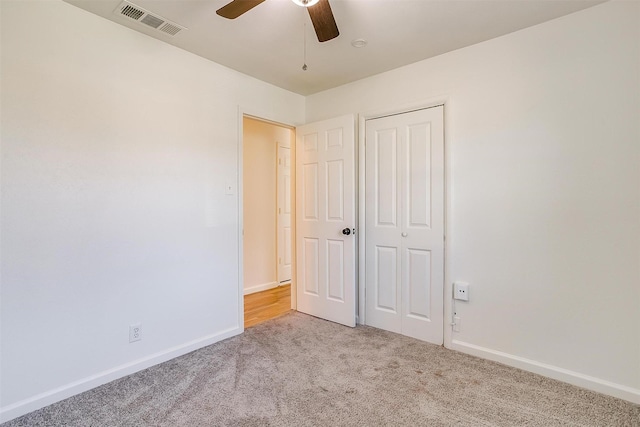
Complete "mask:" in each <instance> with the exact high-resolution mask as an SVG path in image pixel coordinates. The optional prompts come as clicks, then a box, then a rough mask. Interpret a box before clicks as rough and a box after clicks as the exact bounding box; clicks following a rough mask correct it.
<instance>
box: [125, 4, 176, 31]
mask: <svg viewBox="0 0 640 427" xmlns="http://www.w3.org/2000/svg"><path fill="white" fill-rule="evenodd" d="M113 13H114V14H116V15H120V16H125V17H127V18H129V19H132V20H134V21H136V22H141V23H143V24H145V25H146V26H148V27H151V28H154V29H156V30H158V31H160V32H163V33H165V34H169V35H170V36H175V35H176V34H178V33H179V32H180V31H182V30H186V28H185V27H183V26H182V25H178V24H176V23H175V22H171V21H169V20H167V19H164V18H162V17H161V16H160V15H157V14H155V13H151V12H149V11H148V10H145V9H143V8H141V7H140V6H137V5H135V4H133V3H129V2H128V1H123V2H122V3H120V6H118V8H117V9H116V10H114V11H113Z"/></svg>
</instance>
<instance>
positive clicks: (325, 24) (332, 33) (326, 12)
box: [307, 0, 340, 42]
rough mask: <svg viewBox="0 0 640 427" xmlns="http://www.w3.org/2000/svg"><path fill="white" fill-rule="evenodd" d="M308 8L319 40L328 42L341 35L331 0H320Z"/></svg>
mask: <svg viewBox="0 0 640 427" xmlns="http://www.w3.org/2000/svg"><path fill="white" fill-rule="evenodd" d="M307 10H308V11H309V17H310V18H311V22H313V28H315V30H316V35H317V36H318V41H319V42H326V41H328V40H331V39H335V38H336V37H338V36H339V35H340V32H339V31H338V25H337V24H336V20H335V18H334V17H333V12H332V11H331V6H330V5H329V0H320V1H319V2H318V3H316V4H314V5H313V6H310V7H308V8H307Z"/></svg>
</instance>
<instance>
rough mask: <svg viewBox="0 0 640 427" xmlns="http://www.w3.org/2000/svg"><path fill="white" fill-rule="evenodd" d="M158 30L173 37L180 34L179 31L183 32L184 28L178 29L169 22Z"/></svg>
mask: <svg viewBox="0 0 640 427" xmlns="http://www.w3.org/2000/svg"><path fill="white" fill-rule="evenodd" d="M158 29H159V30H160V31H162V32H165V33H167V34H171V35H172V36H175V35H176V34H178V31H180V30H182V28H180V27H178V26H177V25H173V24H169V23H168V22H165V23H164V25H163V26H161V27H160V28H158Z"/></svg>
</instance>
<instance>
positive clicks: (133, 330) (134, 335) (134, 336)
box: [129, 323, 142, 342]
mask: <svg viewBox="0 0 640 427" xmlns="http://www.w3.org/2000/svg"><path fill="white" fill-rule="evenodd" d="M141 339H142V325H141V324H140V323H134V324H132V325H129V342H136V341H140V340H141Z"/></svg>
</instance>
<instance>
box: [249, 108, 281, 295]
mask: <svg viewBox="0 0 640 427" xmlns="http://www.w3.org/2000/svg"><path fill="white" fill-rule="evenodd" d="M291 134H292V131H291V130H290V129H287V128H284V127H281V126H276V125H274V124H271V123H266V122H263V121H259V120H254V119H250V118H245V119H244V128H243V143H242V144H243V150H242V151H243V163H244V165H243V177H244V183H243V185H244V191H243V193H244V224H243V225H244V266H243V270H244V290H245V293H253V292H259V291H263V290H266V289H270V288H272V287H275V286H277V285H278V277H277V268H276V267H277V251H276V250H277V246H276V244H277V242H276V221H277V214H276V211H277V206H276V205H277V203H276V202H277V200H276V185H277V179H276V174H277V155H278V152H277V151H278V150H277V149H278V142H282V143H286V144H289V143H290V140H291Z"/></svg>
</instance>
